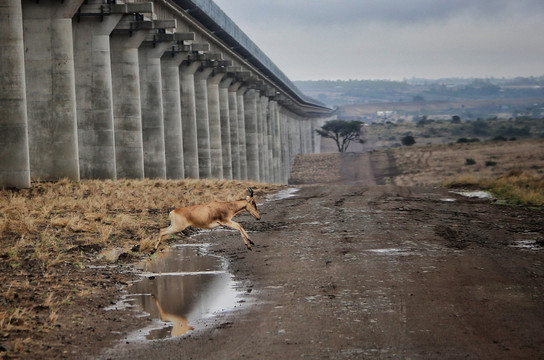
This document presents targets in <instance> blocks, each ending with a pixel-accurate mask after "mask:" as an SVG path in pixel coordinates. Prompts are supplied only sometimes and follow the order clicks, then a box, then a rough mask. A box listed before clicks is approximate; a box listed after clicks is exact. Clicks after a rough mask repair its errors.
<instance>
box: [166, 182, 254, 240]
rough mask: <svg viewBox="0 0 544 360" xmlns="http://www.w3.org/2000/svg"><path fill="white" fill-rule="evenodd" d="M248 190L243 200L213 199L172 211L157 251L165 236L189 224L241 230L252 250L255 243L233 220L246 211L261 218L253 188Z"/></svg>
mask: <svg viewBox="0 0 544 360" xmlns="http://www.w3.org/2000/svg"><path fill="white" fill-rule="evenodd" d="M247 190H248V191H249V196H246V198H245V199H242V200H237V201H230V202H221V201H212V202H209V203H207V204H202V205H194V206H189V207H180V208H178V209H175V210H172V211H170V214H169V216H170V226H169V227H167V228H164V229H161V231H160V233H159V240H158V241H157V243H156V244H155V251H156V250H157V249H158V248H159V245H160V243H161V241H162V239H163V238H164V237H165V236H167V235H169V234H175V233H178V232H180V231H182V230H183V229H185V228H186V227H188V226H193V227H196V228H201V229H213V228H215V227H217V226H221V225H223V226H227V227H229V228H231V229H235V230H238V231H240V234H242V239H243V240H244V244H246V247H247V248H248V250H251V245H255V244H254V243H253V241H251V238H250V237H249V235H248V234H247V232H246V230H245V229H244V228H243V227H242V225H240V224H239V223H237V222H236V221H232V218H233V217H234V216H236V215H238V214H239V213H241V212H244V211H247V212H248V213H250V214H251V215H253V217H254V218H255V219H257V220H260V219H261V214H259V210H257V204H256V202H255V196H253V189H252V188H250V187H248V188H247Z"/></svg>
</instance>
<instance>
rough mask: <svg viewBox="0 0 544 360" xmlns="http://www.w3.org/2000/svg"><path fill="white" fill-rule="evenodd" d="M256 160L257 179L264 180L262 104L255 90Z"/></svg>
mask: <svg viewBox="0 0 544 360" xmlns="http://www.w3.org/2000/svg"><path fill="white" fill-rule="evenodd" d="M256 137H257V159H258V160H257V161H258V163H259V180H260V181H265V177H264V155H265V154H264V143H263V104H262V102H261V96H260V94H259V92H257V136H256Z"/></svg>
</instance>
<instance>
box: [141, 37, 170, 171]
mask: <svg viewBox="0 0 544 360" xmlns="http://www.w3.org/2000/svg"><path fill="white" fill-rule="evenodd" d="M169 46H170V44H168V43H161V42H159V43H155V42H153V43H151V41H145V42H144V43H143V44H142V45H141V46H140V48H139V49H138V55H139V57H138V61H139V65H140V66H139V68H140V99H141V100H140V101H141V107H142V138H143V148H144V176H145V177H146V178H151V179H153V178H156V179H166V157H165V149H164V119H163V103H162V78H161V56H162V54H164V52H165V50H166V49H167V48H168V47H169Z"/></svg>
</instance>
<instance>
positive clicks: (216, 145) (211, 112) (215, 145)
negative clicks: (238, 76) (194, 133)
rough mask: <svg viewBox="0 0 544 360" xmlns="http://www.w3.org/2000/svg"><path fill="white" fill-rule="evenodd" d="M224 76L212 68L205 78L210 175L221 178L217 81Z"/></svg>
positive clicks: (221, 152) (221, 150) (221, 162)
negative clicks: (206, 78)
mask: <svg viewBox="0 0 544 360" xmlns="http://www.w3.org/2000/svg"><path fill="white" fill-rule="evenodd" d="M224 76H225V73H219V72H216V70H214V71H212V73H211V74H210V76H209V77H208V80H207V90H208V125H209V131H210V157H211V159H210V164H211V171H212V173H211V174H212V175H211V176H212V177H213V178H216V179H223V146H222V141H221V105H220V100H219V83H220V82H221V79H223V77H224Z"/></svg>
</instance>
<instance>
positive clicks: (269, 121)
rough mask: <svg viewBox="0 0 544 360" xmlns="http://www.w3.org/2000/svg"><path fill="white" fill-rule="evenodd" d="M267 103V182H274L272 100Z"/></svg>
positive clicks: (268, 99) (267, 99)
mask: <svg viewBox="0 0 544 360" xmlns="http://www.w3.org/2000/svg"><path fill="white" fill-rule="evenodd" d="M266 101H267V104H268V106H267V113H266V146H267V149H268V151H267V155H266V174H267V176H268V177H267V181H268V182H274V174H275V173H274V134H273V121H274V120H273V114H272V106H271V102H270V98H268V97H267V98H266Z"/></svg>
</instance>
